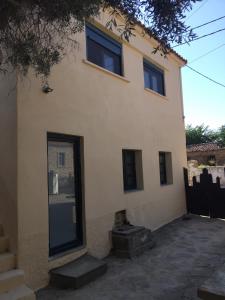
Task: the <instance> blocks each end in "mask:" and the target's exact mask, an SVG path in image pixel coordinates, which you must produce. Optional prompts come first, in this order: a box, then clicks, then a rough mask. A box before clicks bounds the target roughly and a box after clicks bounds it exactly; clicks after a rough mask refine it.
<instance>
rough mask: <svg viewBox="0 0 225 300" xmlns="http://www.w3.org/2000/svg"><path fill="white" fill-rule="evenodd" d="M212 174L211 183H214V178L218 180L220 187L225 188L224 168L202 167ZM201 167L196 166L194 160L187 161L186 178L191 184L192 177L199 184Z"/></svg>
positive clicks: (196, 163)
mask: <svg viewBox="0 0 225 300" xmlns="http://www.w3.org/2000/svg"><path fill="white" fill-rule="evenodd" d="M204 168H207V169H208V170H209V173H210V174H212V177H213V182H216V177H219V178H220V183H221V187H224V188H225V166H204ZM202 169H203V168H202V167H199V166H198V162H197V161H195V160H191V161H188V177H189V183H190V184H191V181H192V177H193V176H196V178H197V181H198V182H199V179H200V174H201V173H202Z"/></svg>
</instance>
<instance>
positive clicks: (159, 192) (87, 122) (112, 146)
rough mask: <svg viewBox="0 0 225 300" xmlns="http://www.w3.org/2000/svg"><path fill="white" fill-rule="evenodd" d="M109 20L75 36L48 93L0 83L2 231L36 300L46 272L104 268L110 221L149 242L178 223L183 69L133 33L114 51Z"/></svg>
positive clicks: (16, 81)
mask: <svg viewBox="0 0 225 300" xmlns="http://www.w3.org/2000/svg"><path fill="white" fill-rule="evenodd" d="M108 18H109V16H108V15H107V13H104V14H101V16H100V17H98V18H96V19H95V20H92V21H90V22H89V23H87V26H86V28H85V31H84V32H82V33H80V34H77V35H76V39H77V41H78V45H79V46H78V47H77V49H74V50H73V51H69V53H68V55H67V56H66V58H65V59H64V60H63V61H62V62H61V63H60V64H59V65H57V66H55V67H54V68H53V70H52V73H51V76H50V78H49V85H50V86H51V88H53V92H51V93H44V92H43V91H42V88H41V82H40V79H39V78H36V77H35V76H34V75H33V73H32V70H30V72H29V74H28V76H27V77H26V78H22V79H21V78H20V77H17V76H16V75H13V74H11V73H10V74H7V75H6V76H4V77H1V80H0V123H1V126H0V131H1V145H0V153H1V155H0V162H1V168H0V224H2V225H3V228H4V231H5V233H6V234H7V236H9V239H10V250H11V252H13V253H14V254H15V255H16V266H17V267H18V268H20V269H22V270H24V272H25V282H26V284H27V285H28V286H30V287H31V288H33V289H35V290H36V289H39V288H41V287H43V286H46V285H47V284H48V281H49V270H51V269H52V268H54V267H57V266H61V265H63V264H65V263H66V262H69V261H72V260H74V259H76V258H78V257H80V256H81V255H83V254H84V253H86V252H88V253H90V254H91V255H93V256H96V257H99V258H102V257H105V256H107V255H108V254H109V252H110V249H111V239H110V231H111V230H112V228H113V226H114V223H115V214H116V213H117V212H118V211H122V210H126V214H127V218H128V220H129V221H130V222H131V223H132V224H135V225H143V226H145V227H147V228H150V229H152V230H155V229H157V228H159V227H160V226H162V225H164V224H166V223H168V222H170V221H171V220H173V219H175V218H177V217H180V216H181V215H183V214H184V213H185V212H186V205H185V191H184V181H183V167H186V148H185V130H184V121H183V104H182V86H181V67H182V66H183V65H184V64H185V60H184V59H182V58H181V57H180V56H179V55H178V54H176V53H175V52H171V53H170V54H169V55H168V56H167V58H164V57H163V56H161V55H160V53H156V54H153V53H152V50H153V48H154V47H155V46H156V45H157V41H156V40H154V39H153V38H150V37H149V36H148V35H147V34H146V35H144V36H143V35H142V28H141V27H140V26H139V25H137V26H136V36H135V37H131V39H130V42H129V43H127V42H125V41H122V40H121V39H120V38H119V35H118V33H117V32H116V31H115V32H111V31H108V30H107V29H106V28H105V24H106V22H107V20H108ZM99 53H101V55H99ZM96 57H97V58H98V59H97V58H96Z"/></svg>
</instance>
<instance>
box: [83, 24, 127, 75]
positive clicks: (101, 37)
mask: <svg viewBox="0 0 225 300" xmlns="http://www.w3.org/2000/svg"><path fill="white" fill-rule="evenodd" d="M85 29H86V54H87V60H88V61H90V62H92V63H94V64H97V65H99V66H100V67H102V68H104V69H106V70H108V71H109V72H112V73H115V74H117V75H120V76H123V67H122V44H121V43H119V42H118V41H116V40H115V39H113V38H111V37H110V36H108V35H107V34H105V33H104V32H102V31H101V30H100V29H98V28H97V27H95V26H94V25H92V24H90V23H86V26H85ZM89 40H90V41H92V42H94V43H95V44H97V45H98V46H99V47H101V49H102V50H103V51H104V49H105V51H106V53H107V52H109V53H111V54H112V55H113V56H116V57H117V58H118V59H119V64H118V66H116V67H118V70H119V71H118V72H114V71H112V70H109V69H107V68H105V67H104V66H102V65H101V64H98V63H96V62H95V61H93V60H91V59H90V49H89Z"/></svg>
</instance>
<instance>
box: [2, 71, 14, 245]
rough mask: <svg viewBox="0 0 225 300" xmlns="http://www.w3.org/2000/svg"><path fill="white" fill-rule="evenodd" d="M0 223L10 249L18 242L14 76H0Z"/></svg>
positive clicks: (10, 74)
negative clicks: (8, 240) (8, 241)
mask: <svg viewBox="0 0 225 300" xmlns="http://www.w3.org/2000/svg"><path fill="white" fill-rule="evenodd" d="M0 136H1V139H0V153H1V155H0V224H3V227H4V231H5V233H6V235H8V236H9V238H10V247H11V250H12V251H15V250H16V244H17V211H16V196H17V195H16V155H17V154H16V149H17V145H16V76H15V74H14V73H12V72H10V71H9V73H7V74H6V75H3V74H1V75H0Z"/></svg>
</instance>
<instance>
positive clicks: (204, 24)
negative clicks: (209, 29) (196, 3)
mask: <svg viewBox="0 0 225 300" xmlns="http://www.w3.org/2000/svg"><path fill="white" fill-rule="evenodd" d="M224 18H225V16H222V17H220V18H217V19H213V20H211V21H209V22H206V23H203V24H201V25H199V26H196V27H193V28H192V30H194V29H197V28H200V27H203V26H206V25H208V24H211V23H214V22H216V21H219V20H221V19H224Z"/></svg>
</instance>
